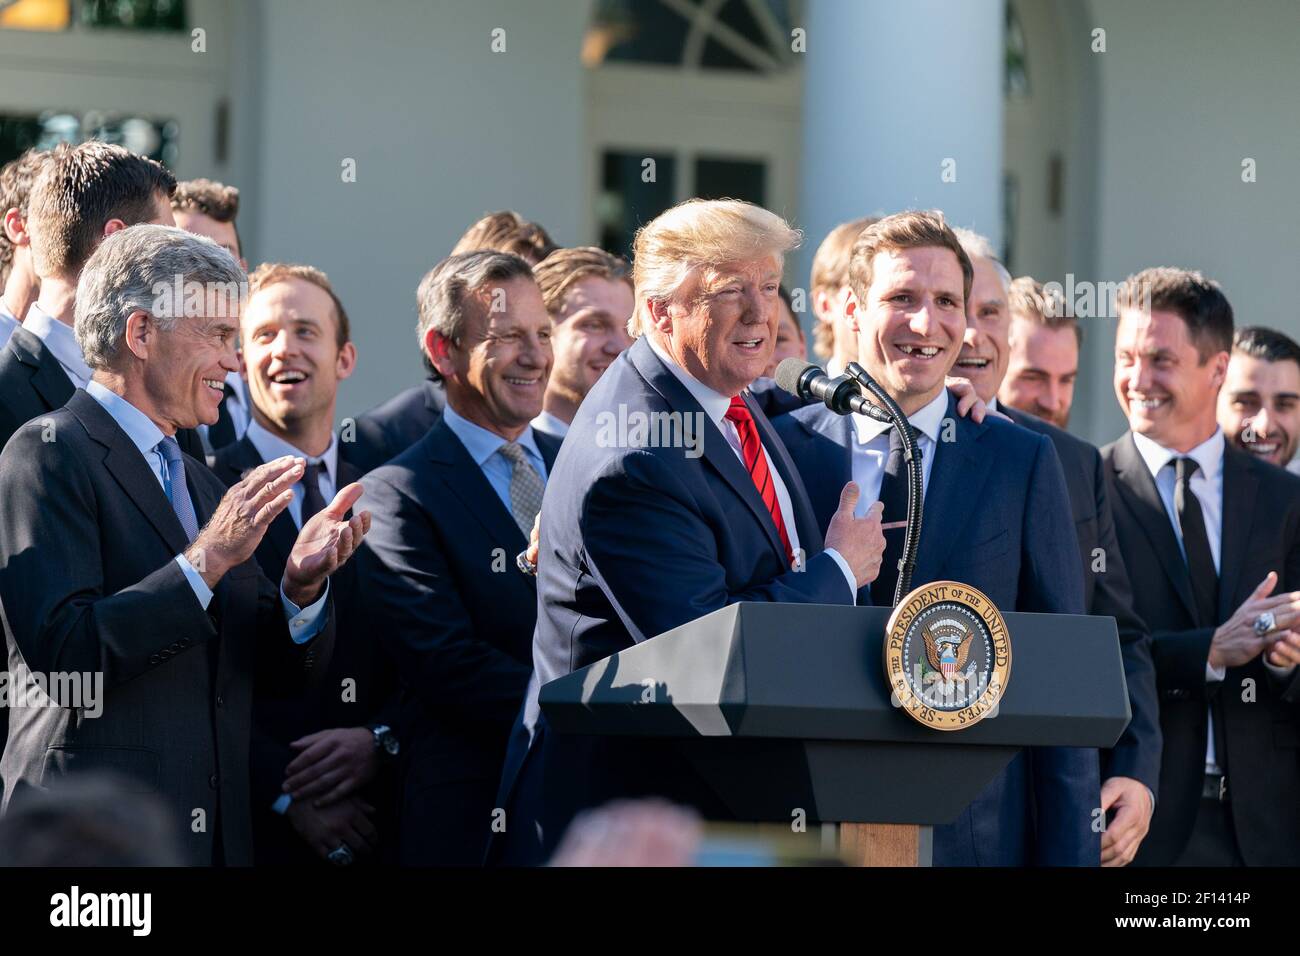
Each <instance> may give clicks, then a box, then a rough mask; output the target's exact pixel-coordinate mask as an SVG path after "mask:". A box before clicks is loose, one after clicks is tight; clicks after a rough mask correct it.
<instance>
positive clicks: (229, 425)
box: [208, 383, 235, 451]
mask: <svg viewBox="0 0 1300 956" xmlns="http://www.w3.org/2000/svg"><path fill="white" fill-rule="evenodd" d="M222 390H223V391H224V392H225V393H226V397H225V398H223V399H222V400H221V404H220V405H218V406H217V422H216V424H215V425H209V426H208V444H209V445H211V446H212V450H213V451H216V450H217V449H218V448H225V447H226V446H227V445H231V444H234V441H235V420H234V419H233V418H231V417H230V409H229V408H227V407H226V406H227V405H228V404H229V402H230V399H231V398H232V397H233V396H234V394H235V390H234V389H233V388H231V387H230V384H229V383H226V384H225V385H223V386H222Z"/></svg>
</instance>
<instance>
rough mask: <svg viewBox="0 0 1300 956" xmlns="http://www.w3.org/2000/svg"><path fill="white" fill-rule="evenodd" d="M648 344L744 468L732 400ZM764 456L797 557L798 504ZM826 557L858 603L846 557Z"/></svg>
mask: <svg viewBox="0 0 1300 956" xmlns="http://www.w3.org/2000/svg"><path fill="white" fill-rule="evenodd" d="M647 341H648V342H649V343H650V348H651V349H652V350H653V351H654V353H655V355H657V356H659V360H660V361H661V362H663V363H664V365H666V366H667V367H668V371H670V372H672V373H673V375H674V376H675V377H676V378H677V380H678V381H679V382H681V383H682V384H683V385H684V386H686V390H687V391H688V392H690V393H691V397H692V398H694V399H695V400H696V401H697V402H699V403H700V407H701V408H703V409H704V414H705V415H707V416H708V417H709V419H710V420H711V421H712V422H713V424H715V425H717V426H718V428H719V429H720V430H721V432H722V435H723V437H724V438H726V440H727V444H729V445H730V446H731V450H732V451H734V452H735V453H736V457H737V458H739V459H740V463H741V464H742V465H743V464H744V463H745V453H744V451H743V450H742V448H741V444H740V432H738V431H736V424H735V422H732V421H731V420H730V419H728V418H727V410H728V409H729V408H731V396H730V395H723V394H722V393H721V392H715V391H714V390H713V389H711V388H709V387H708V386H707V385H705V384H704V383H703V382H701V381H699V379H697V378H695V377H694V376H693V375H691V374H690V373H689V372H687V371H686V369H684V368H682V367H681V366H680V365H678V364H677V363H676V362H675V361H673V359H672V357H671V356H669V354H668V353H667V351H666V350H664V349H663V348H662V347H661V346H660V345H659V343H658V342H656V341H655V340H654V338H653V337H647ZM763 453H764V454H765V455H767V461H768V465H769V468H768V472H769V473H770V474H771V476H772V485H773V487H774V488H775V490H776V503H777V507H779V508H780V509H781V520H782V522H784V524H785V533H786V536H787V537H788V538H789V539H790V550H791V552H793V553H794V554H796V555H797V554H799V553H800V551H799V530H798V528H797V527H796V526H795V520H794V503H793V502H792V501H791V499H790V491H789V489H788V488H786V486H785V481H784V480H783V479H782V478H781V472H780V471H779V470H778V469H777V467H776V462H775V460H774V459H773V458H772V453H771V452H770V451H769V450H768V449H767V448H766V447H765V448H764V449H763ZM826 553H827V554H829V555H830V556H831V557H832V558H833V559H834V560H835V563H836V564H837V565H839V568H840V570H841V571H842V572H843V573H844V579H845V580H846V581H848V583H849V591H850V592H851V593H852V594H853V596H854V600H855V601H856V600H857V593H858V579H857V577H856V576H855V575H854V574H853V569H852V568H850V567H849V562H848V561H846V560H845V558H844V556H843V555H842V554H840V553H839V552H838V551H836V550H835V549H834V548H827V549H826Z"/></svg>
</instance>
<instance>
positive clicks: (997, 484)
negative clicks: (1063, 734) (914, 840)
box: [776, 396, 1101, 866]
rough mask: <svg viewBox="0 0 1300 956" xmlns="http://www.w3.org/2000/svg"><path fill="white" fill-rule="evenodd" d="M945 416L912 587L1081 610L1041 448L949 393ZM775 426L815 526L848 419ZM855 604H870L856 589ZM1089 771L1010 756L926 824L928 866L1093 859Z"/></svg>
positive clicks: (1092, 773) (849, 441) (808, 414)
mask: <svg viewBox="0 0 1300 956" xmlns="http://www.w3.org/2000/svg"><path fill="white" fill-rule="evenodd" d="M947 419H948V420H950V421H951V422H952V428H953V432H952V433H953V435H954V437H955V440H953V441H944V440H942V438H943V436H942V435H941V436H940V438H941V440H940V441H939V442H938V444H937V450H936V452H935V459H934V463H933V465H932V467H931V471H930V481H929V485H928V487H927V490H926V495H925V508H924V512H923V515H924V519H925V520H924V521H923V522H922V525H921V542H920V548H919V550H918V555H917V563H916V570H915V573H914V575H913V578H912V584H913V586H914V587H920V586H921V585H922V584H926V583H929V582H931V581H940V580H953V581H961V582H963V583H966V584H970V585H972V586H974V587H976V588H979V589H980V590H981V591H983V592H984V593H985V594H986V595H988V597H989V599H990V600H992V601H993V603H994V604H995V605H997V606H998V607H1000V608H1002V609H1004V610H1008V611H1011V610H1014V611H1038V612H1049V613H1050V612H1054V613H1061V614H1082V613H1083V612H1084V604H1083V569H1082V568H1081V567H1080V565H1079V551H1078V547H1077V545H1076V543H1075V537H1074V534H1073V532H1072V531H1071V527H1070V526H1071V520H1070V504H1069V500H1068V498H1067V495H1066V491H1065V479H1064V477H1063V475H1062V473H1061V464H1060V460H1059V459H1058V458H1057V456H1056V452H1055V450H1054V449H1053V447H1052V443H1051V442H1050V441H1048V440H1047V439H1046V438H1044V437H1042V436H1039V435H1035V434H1033V433H1031V432H1029V431H1026V430H1025V429H1023V428H1019V427H1018V426H1016V425H1013V424H1011V423H1010V422H1007V421H1003V420H1001V419H998V418H995V417H990V418H987V419H985V421H984V422H983V423H982V424H976V423H975V422H973V421H972V420H971V419H969V418H962V417H960V416H958V414H957V409H956V400H955V399H954V398H953V397H952V396H949V398H948V416H947ZM945 427H947V426H946V423H945ZM776 428H777V431H778V432H779V433H780V435H781V437H782V438H783V439H784V440H785V444H786V448H788V449H789V451H790V457H791V458H793V459H794V462H795V465H796V466H797V467H798V468H799V471H800V473H801V474H802V475H803V476H804V481H805V482H806V483H807V486H808V495H809V497H810V498H811V499H812V505H813V510H814V511H815V512H816V515H817V521H818V523H819V525H820V526H821V527H826V525H827V524H829V523H830V519H831V516H832V515H833V514H834V513H835V509H836V507H837V506H838V504H839V497H840V491H841V489H843V487H844V485H845V484H846V483H847V482H848V481H849V480H850V479H851V478H852V463H851V458H850V449H851V448H852V447H853V446H854V445H855V444H856V442H857V439H856V436H855V435H854V434H853V423H852V421H851V420H850V419H849V417H848V416H840V415H836V414H835V413H833V412H831V411H830V410H829V409H827V408H825V407H824V406H820V405H810V406H808V407H807V408H804V409H800V410H799V411H797V412H794V413H793V414H791V415H788V416H786V417H785V418H781V419H778V420H777V422H776ZM974 503H978V507H973V506H972V505H973V504H974ZM958 542H961V546H960V547H958V546H957V544H958ZM968 542H969V543H968ZM858 603H859V604H866V603H870V592H869V591H868V589H866V588H863V589H862V591H860V592H859V596H858ZM1098 773H1099V771H1098V763H1097V753H1096V751H1094V750H1082V749H1078V748H1064V747H1052V748H1039V749H1033V750H1025V751H1022V752H1021V753H1020V754H1018V755H1017V756H1016V757H1015V758H1013V759H1012V761H1011V763H1010V764H1009V765H1008V766H1007V769H1006V770H1004V771H1003V772H1002V773H1001V774H1000V775H999V776H998V777H997V778H996V779H994V780H993V781H992V782H991V783H990V784H989V785H988V787H986V788H985V789H984V791H983V792H982V793H981V794H980V795H979V796H978V797H977V798H976V799H975V801H974V802H973V803H972V804H971V805H970V806H969V807H967V808H966V809H965V810H964V811H963V812H962V814H961V816H959V817H958V818H957V820H956V821H954V822H953V823H951V824H948V825H946V826H941V827H935V828H934V862H935V865H937V866H971V865H976V866H1024V865H1027V864H1031V863H1032V864H1039V865H1048V866H1085V865H1092V866H1095V865H1097V863H1098V862H1099V861H1100V856H1101V841H1100V836H1099V834H1097V833H1094V832H1093V831H1092V828H1091V824H1092V822H1093V817H1092V809H1093V808H1094V807H1096V806H1099V804H1100V798H1101V784H1100V780H1099V776H1098Z"/></svg>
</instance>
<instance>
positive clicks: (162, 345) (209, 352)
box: [143, 296, 239, 431]
mask: <svg viewBox="0 0 1300 956" xmlns="http://www.w3.org/2000/svg"><path fill="white" fill-rule="evenodd" d="M214 299H220V300H221V303H220V305H219V306H217V307H213V300H214ZM208 305H209V308H207V309H206V310H205V311H206V312H207V314H206V315H204V316H195V317H183V318H177V319H176V322H175V325H174V326H173V327H172V328H171V329H170V330H167V329H163V328H162V327H160V326H155V327H154V329H153V332H152V334H151V335H150V336H149V339H148V355H147V356H146V357H145V358H144V362H143V377H144V386H145V394H147V395H148V396H149V400H150V402H151V403H152V406H153V415H152V416H151V417H153V418H154V420H155V421H158V422H159V423H160V424H161V423H164V422H165V423H167V424H168V425H169V426H170V427H171V428H172V430H173V431H179V430H180V429H183V428H195V427H197V426H199V425H214V424H216V421H217V411H218V407H219V406H220V405H221V400H222V399H223V398H224V397H225V383H226V375H227V374H228V373H230V372H233V371H236V370H237V369H238V368H239V360H238V358H237V357H236V353H235V342H236V339H237V337H238V335H239V304H238V301H237V299H235V298H234V297H227V296H210V297H209V303H208Z"/></svg>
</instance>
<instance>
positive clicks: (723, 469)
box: [626, 336, 789, 565]
mask: <svg viewBox="0 0 1300 956" xmlns="http://www.w3.org/2000/svg"><path fill="white" fill-rule="evenodd" d="M626 354H627V356H628V360H629V361H631V362H632V364H633V365H634V366H635V367H636V370H637V371H638V372H640V373H641V377H642V378H644V379H645V380H646V382H647V384H649V385H650V387H651V388H653V389H654V390H655V391H656V392H658V393H659V394H660V395H662V396H663V398H664V401H666V402H667V403H668V407H669V408H670V409H672V410H673V411H675V412H678V413H679V414H682V415H692V414H698V415H699V416H700V418H702V419H703V420H704V422H705V426H704V434H703V435H701V436H700V440H701V443H702V444H703V446H704V460H705V461H707V462H708V463H709V465H711V466H712V467H713V470H714V471H716V472H717V473H718V475H719V476H720V477H721V478H722V480H723V481H725V482H726V483H727V484H728V485H729V486H730V487H731V490H732V491H734V492H735V493H736V495H737V496H738V497H739V498H740V500H741V501H743V502H744V503H745V505H746V506H747V507H748V508H749V510H750V511H751V512H752V513H753V515H754V520H755V521H757V522H758V523H759V525H760V526H761V527H762V528H763V531H764V533H765V534H766V535H767V540H768V543H769V544H770V545H771V546H772V548H773V549H774V550H775V551H776V553H777V554H779V555H780V556H781V563H782V564H783V565H784V564H785V563H786V557H785V545H783V544H782V543H781V538H780V536H779V535H777V533H776V524H775V523H774V522H773V521H772V515H771V513H770V512H768V510H767V505H765V504H764V503H763V498H762V496H761V495H759V493H758V488H757V487H756V486H755V485H754V479H753V478H751V477H750V475H749V472H748V471H747V470H746V469H745V465H744V463H743V462H741V460H740V458H739V456H737V454H736V452H735V450H734V449H733V448H732V447H731V443H730V442H729V441H727V439H726V437H725V436H724V435H723V434H722V431H721V430H720V429H719V428H718V424H717V422H714V421H711V420H710V419H709V416H708V415H706V414H705V413H704V409H703V408H701V407H700V403H699V402H697V401H696V400H695V397H694V396H693V395H691V393H690V392H689V391H688V390H687V388H686V386H685V385H683V384H682V383H681V382H680V381H678V379H677V376H676V375H674V374H673V373H672V372H671V371H669V370H668V368H667V367H665V366H664V363H663V362H661V361H660V360H659V356H657V355H655V353H654V350H653V349H651V348H650V343H649V342H647V341H646V340H645V338H644V336H643V337H642V338H640V339H638V340H637V341H636V342H634V343H633V345H632V347H631V348H630V349H628V350H627V353H626ZM746 405H747V406H748V407H749V409H750V412H751V413H752V412H753V411H754V405H753V402H752V401H746ZM764 437H765V438H766V436H764ZM783 477H784V476H783ZM786 487H787V488H788V487H789V483H788V482H787V485H786Z"/></svg>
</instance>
